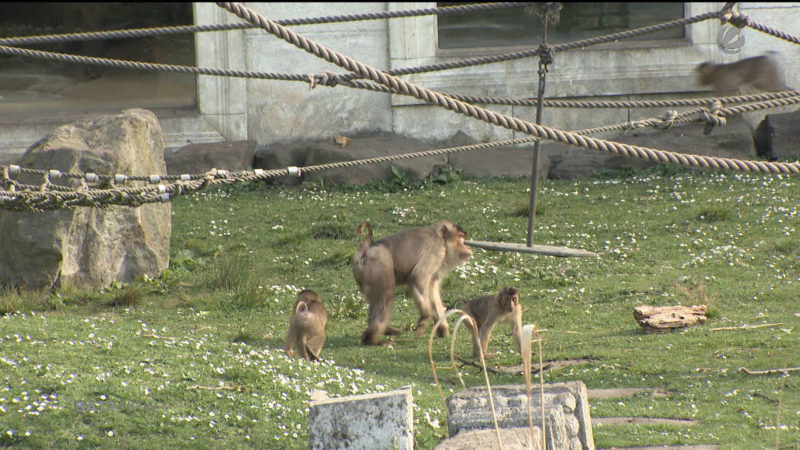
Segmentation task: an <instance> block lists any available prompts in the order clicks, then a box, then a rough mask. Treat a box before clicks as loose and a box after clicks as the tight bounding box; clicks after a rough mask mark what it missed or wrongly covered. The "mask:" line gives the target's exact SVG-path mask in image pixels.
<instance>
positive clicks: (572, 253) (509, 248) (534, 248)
mask: <svg viewBox="0 0 800 450" xmlns="http://www.w3.org/2000/svg"><path fill="white" fill-rule="evenodd" d="M464 243H465V244H467V245H469V246H470V247H477V248H482V249H484V250H496V251H504V252H518V253H535V254H539V255H548V256H561V257H584V258H587V257H597V253H594V252H590V251H588V250H583V249H576V248H569V247H555V246H552V245H531V246H530V247H528V246H526V245H525V244H515V243H507V242H489V241H464Z"/></svg>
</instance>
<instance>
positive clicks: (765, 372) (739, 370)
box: [737, 367, 800, 375]
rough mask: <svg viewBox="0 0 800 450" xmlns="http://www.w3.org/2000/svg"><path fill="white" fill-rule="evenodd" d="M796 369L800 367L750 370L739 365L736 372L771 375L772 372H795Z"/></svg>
mask: <svg viewBox="0 0 800 450" xmlns="http://www.w3.org/2000/svg"><path fill="white" fill-rule="evenodd" d="M798 370H800V367H782V368H780V369H768V370H750V369H748V368H747V367H739V368H738V369H737V371H738V372H742V373H746V374H748V375H771V374H774V373H788V372H797V371H798Z"/></svg>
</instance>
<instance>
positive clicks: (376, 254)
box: [352, 219, 472, 345]
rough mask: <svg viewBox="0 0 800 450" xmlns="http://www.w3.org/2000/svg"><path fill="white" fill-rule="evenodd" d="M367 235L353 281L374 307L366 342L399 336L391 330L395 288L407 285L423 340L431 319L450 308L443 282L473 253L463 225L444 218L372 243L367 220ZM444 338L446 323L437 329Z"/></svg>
mask: <svg viewBox="0 0 800 450" xmlns="http://www.w3.org/2000/svg"><path fill="white" fill-rule="evenodd" d="M365 229H366V230H367V236H366V237H365V238H364V240H363V241H362V242H361V246H360V247H359V249H358V250H357V251H356V253H355V254H354V255H353V263H352V268H353V277H354V278H355V280H356V283H357V284H358V287H359V289H360V290H361V292H362V293H363V294H364V296H365V297H366V300H367V304H368V307H369V312H368V318H367V329H366V330H365V331H364V333H363V334H362V335H361V342H362V343H364V344H367V345H387V344H390V343H391V341H381V340H380V338H381V336H383V335H384V334H389V335H391V334H399V333H400V330H399V329H397V328H393V327H389V319H390V318H391V315H392V302H393V301H394V294H395V287H396V286H397V285H398V284H405V285H406V286H408V288H409V290H410V291H411V295H412V297H413V298H414V303H415V304H416V305H417V308H418V309H419V321H418V322H417V331H416V334H417V336H422V334H423V333H424V332H425V328H427V326H428V323H429V322H430V321H431V319H432V318H433V319H435V320H436V321H438V320H439V318H441V317H444V312H445V308H444V305H443V304H442V299H441V296H440V292H439V290H440V286H441V283H442V278H444V276H445V275H446V274H447V273H448V272H450V271H451V270H453V269H454V268H456V267H457V266H459V265H461V264H464V263H465V262H466V261H467V260H468V259H469V258H470V257H471V256H472V250H470V248H469V247H467V246H466V245H465V244H464V239H465V238H466V235H467V234H466V232H465V231H464V229H463V228H461V227H460V226H459V225H456V224H454V223H453V222H451V221H449V220H445V219H441V220H439V221H437V222H436V223H434V224H433V225H430V226H427V227H415V228H408V229H405V230H403V231H400V232H399V233H395V234H392V235H389V236H386V237H384V238H382V239H380V240H377V241H375V242H373V241H372V225H370V223H369V222H363V223H361V225H359V226H358V234H362V233H363V232H364V230H365ZM436 333H437V335H438V336H439V337H446V336H448V335H449V329H448V326H447V323H443V324H442V325H441V326H440V327H439V328H437V330H436Z"/></svg>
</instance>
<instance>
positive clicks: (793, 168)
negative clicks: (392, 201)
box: [218, 2, 800, 174]
mask: <svg viewBox="0 0 800 450" xmlns="http://www.w3.org/2000/svg"><path fill="white" fill-rule="evenodd" d="M218 4H219V5H220V6H221V7H223V8H225V9H227V10H228V11H230V12H232V13H233V14H236V15H237V16H239V17H241V18H242V19H245V20H247V21H248V22H251V23H255V24H258V25H259V26H260V27H261V28H262V29H264V30H265V31H267V32H269V33H270V34H273V35H275V36H277V37H279V38H281V39H283V40H285V41H286V42H289V43H291V44H293V45H294V46H296V47H298V48H300V49H302V50H305V51H307V52H309V53H311V54H314V55H316V56H318V57H320V58H323V59H325V60H326V61H328V62H330V63H333V64H336V65H337V66H339V67H342V68H344V69H346V70H349V71H351V72H353V73H355V74H357V75H358V76H360V77H362V78H367V79H370V80H372V81H375V82H378V83H380V84H383V85H384V86H387V87H389V88H391V89H393V90H398V91H399V92H401V93H403V94H405V95H410V96H412V97H414V98H417V99H419V100H423V101H425V102H427V103H430V104H435V105H439V106H442V107H444V108H446V109H448V110H451V111H454V112H457V113H460V114H463V115H466V116H469V117H473V118H476V119H480V120H482V121H484V122H488V123H491V124H494V125H498V126H502V127H503V128H507V129H510V130H514V131H519V132H523V133H526V134H533V135H535V136H538V137H545V138H547V139H551V140H554V141H558V142H561V143H566V144H570V145H578V146H581V147H585V148H589V149H593V150H598V151H603V152H607V153H615V154H620V155H623V156H628V157H635V158H640V159H645V160H652V161H658V162H669V163H672V164H680V165H692V166H698V167H706V168H718V169H728V170H741V171H748V172H750V171H753V172H768V173H786V174H800V163H784V162H765V161H743V160H736V159H729V158H719V157H709V156H701V155H689V154H680V153H676V152H667V151H662V150H656V149H652V148H647V147H641V146H635V145H628V144H620V143H615V142H611V141H606V140H602V139H594V138H590V137H586V136H582V135H578V134H575V133H570V132H567V131H563V130H559V129H555V128H550V127H545V126H540V125H536V124H534V123H531V122H528V121H524V120H521V119H518V118H514V117H509V116H507V115H505V114H500V113H496V112H494V111H490V110H487V109H485V108H481V107H478V106H474V105H470V104H468V103H465V102H462V101H459V100H456V99H453V98H451V97H447V96H445V95H443V94H441V93H438V92H435V91H432V90H430V89H427V88H424V87H421V86H417V85H415V84H413V83H410V82H407V81H404V80H401V79H399V78H397V77H394V76H392V75H389V74H387V73H385V72H381V71H379V70H377V69H375V68H373V67H371V66H368V65H366V64H363V63H361V62H358V61H356V60H354V59H352V58H350V57H347V56H345V55H342V54H341V53H338V52H336V51H334V50H331V49H329V48H327V47H325V46H323V45H320V44H318V43H316V42H314V41H311V40H309V39H307V38H305V37H303V36H300V35H299V34H297V33H295V32H293V31H291V30H289V29H288V28H286V27H283V26H281V25H278V24H276V23H275V22H273V21H271V20H269V19H267V18H266V17H264V16H262V15H261V14H258V13H257V12H255V11H253V10H251V9H249V8H247V7H246V6H244V5H242V4H240V3H231V2H224V3H218Z"/></svg>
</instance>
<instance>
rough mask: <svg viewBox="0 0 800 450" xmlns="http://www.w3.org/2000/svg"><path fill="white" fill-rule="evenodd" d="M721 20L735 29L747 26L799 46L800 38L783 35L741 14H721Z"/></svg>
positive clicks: (781, 32) (733, 12)
mask: <svg viewBox="0 0 800 450" xmlns="http://www.w3.org/2000/svg"><path fill="white" fill-rule="evenodd" d="M720 18H721V19H722V20H727V21H728V22H730V23H731V25H734V26H736V27H739V28H741V27H743V26H748V27H750V28H752V29H754V30H756V31H760V32H762V33H765V34H769V35H771V36H774V37H776V38H778V39H783V40H784V41H787V42H791V43H792V44H800V38H798V37H797V36H792V35H791V34H788V33H784V32H783V31H780V30H776V29H774V28H770V27H768V26H766V25H762V24H760V23H758V22H755V21H753V19H751V18H750V17H749V16H748V15H746V14H741V13H738V12H735V11H732V12H730V14H729V15H726V14H723V15H722V16H721V17H720Z"/></svg>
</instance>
